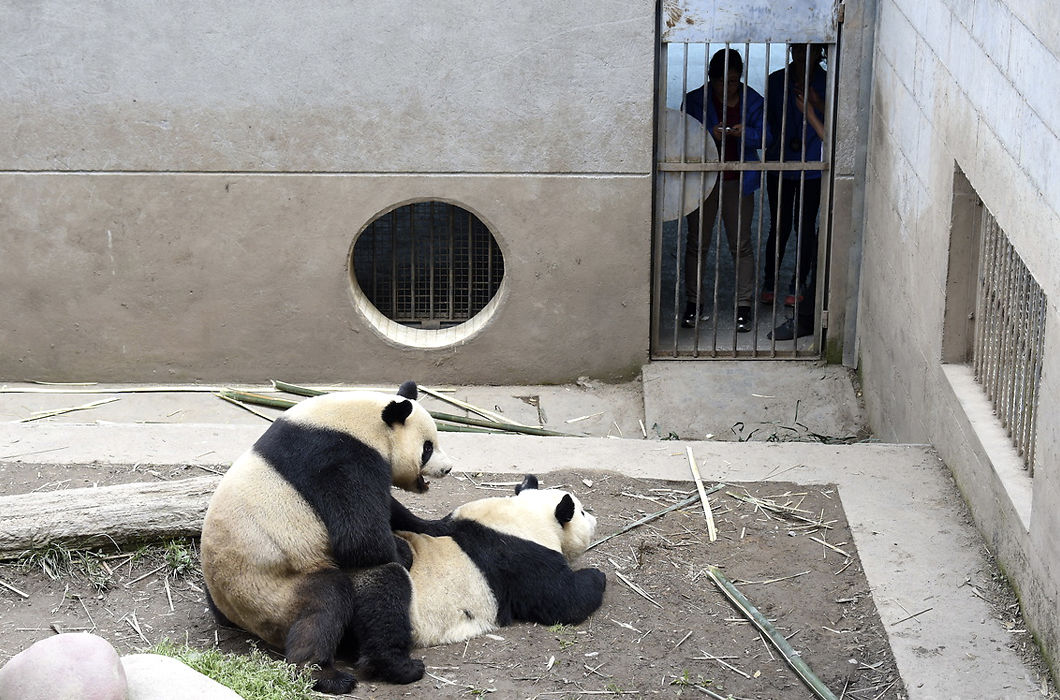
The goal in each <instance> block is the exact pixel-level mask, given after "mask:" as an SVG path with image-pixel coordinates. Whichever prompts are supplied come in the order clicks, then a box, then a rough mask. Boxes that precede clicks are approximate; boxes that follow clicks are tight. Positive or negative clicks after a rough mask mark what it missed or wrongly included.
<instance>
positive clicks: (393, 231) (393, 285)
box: [387, 211, 398, 321]
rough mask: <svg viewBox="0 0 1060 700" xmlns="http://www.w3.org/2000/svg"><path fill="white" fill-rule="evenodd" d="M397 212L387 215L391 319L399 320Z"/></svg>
mask: <svg viewBox="0 0 1060 700" xmlns="http://www.w3.org/2000/svg"><path fill="white" fill-rule="evenodd" d="M397 216H398V213H397V211H392V212H390V213H389V214H387V222H388V223H389V224H390V318H392V319H394V320H395V321H396V320H397V295H398V279H397V277H398V264H397V256H398V249H397Z"/></svg>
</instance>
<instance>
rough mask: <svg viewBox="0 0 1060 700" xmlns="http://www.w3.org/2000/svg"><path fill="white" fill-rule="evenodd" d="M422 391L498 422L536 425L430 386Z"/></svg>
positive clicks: (524, 425) (530, 426)
mask: <svg viewBox="0 0 1060 700" xmlns="http://www.w3.org/2000/svg"><path fill="white" fill-rule="evenodd" d="M420 391H422V392H423V393H424V394H427V395H428V396H433V397H434V398H436V399H438V400H439V401H444V402H446V403H448V404H452V405H453V406H456V407H457V408H462V409H464V410H465V411H471V412H472V413H477V414H479V415H480V416H482V417H483V418H485V419H486V420H491V421H496V422H498V423H508V424H509V425H519V426H522V427H524V428H532V427H534V426H532V425H527V424H526V423H520V422H519V421H514V420H512V419H511V418H505V417H504V416H502V415H500V414H498V413H494V412H493V411H487V410H486V409H484V408H479V407H478V406H475V405H473V404H469V403H467V402H466V401H461V400H460V399H457V398H453V397H452V396H445V395H443V394H442V393H440V392H438V391H435V390H434V389H431V388H429V387H425V386H421V387H420Z"/></svg>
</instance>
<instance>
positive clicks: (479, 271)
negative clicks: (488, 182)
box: [350, 201, 504, 347]
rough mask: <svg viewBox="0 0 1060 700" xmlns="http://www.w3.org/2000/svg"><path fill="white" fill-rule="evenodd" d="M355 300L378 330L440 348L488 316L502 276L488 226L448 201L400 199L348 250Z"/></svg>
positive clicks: (465, 334)
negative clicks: (407, 202)
mask: <svg viewBox="0 0 1060 700" xmlns="http://www.w3.org/2000/svg"><path fill="white" fill-rule="evenodd" d="M350 270H351V276H352V281H353V292H354V300H355V303H356V305H357V307H358V309H360V311H361V312H362V313H363V314H364V315H365V317H366V318H367V319H368V320H369V322H371V323H372V325H373V326H375V327H376V329H377V330H379V331H380V332H381V333H382V334H383V335H385V336H386V337H388V338H390V339H391V340H394V341H396V342H400V343H403V344H406V345H413V346H417V347H439V346H443V345H450V344H453V343H456V342H459V341H461V340H464V339H466V338H467V337H469V336H470V335H472V334H473V333H475V332H476V331H478V330H479V329H480V328H482V326H483V325H484V324H485V323H486V322H487V321H488V320H489V318H490V317H491V316H492V314H493V312H494V310H495V309H496V305H497V300H498V296H499V295H498V294H497V292H498V291H500V289H501V285H502V283H503V281H504V258H503V257H502V256H501V250H500V246H498V244H497V241H496V239H495V238H494V237H493V233H492V232H491V231H490V230H489V228H488V227H487V226H486V225H485V224H484V223H482V221H481V220H480V219H479V218H478V217H477V216H475V215H474V214H472V213H471V212H469V211H468V210H466V209H463V208H462V207H459V206H457V205H455V204H450V203H448V202H440V201H423V202H413V203H412V204H405V205H403V206H400V207H397V208H396V209H392V210H390V211H388V212H386V213H384V214H381V215H380V216H378V217H376V219H375V220H373V221H372V222H371V223H369V224H368V225H367V226H365V228H364V229H363V230H362V231H361V232H360V233H359V234H358V235H357V237H356V239H355V240H354V243H353V247H352V249H351V251H350Z"/></svg>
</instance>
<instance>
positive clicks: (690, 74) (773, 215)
mask: <svg viewBox="0 0 1060 700" xmlns="http://www.w3.org/2000/svg"><path fill="white" fill-rule="evenodd" d="M772 4H774V3H771V2H770V0H750V1H749V0H737V1H734V0H665V1H664V2H663V4H662V8H661V12H662V14H661V18H660V37H661V41H660V48H659V52H660V53H659V64H658V65H659V78H658V86H657V112H656V144H657V145H656V163H655V167H656V178H655V220H654V226H653V229H654V230H653V238H654V243H653V253H654V265H653V304H652V333H651V337H652V357H653V358H654V359H666V358H704V357H705V358H722V359H728V358H817V357H819V356H820V348H821V347H822V342H823V335H824V325H825V324H824V322H823V321H824V319H825V318H826V313H825V308H824V302H825V289H826V282H827V269H828V265H827V262H828V260H827V250H828V241H827V238H828V235H827V233H828V231H829V225H828V222H829V213H830V209H831V187H830V182H831V163H832V151H833V144H834V139H833V123H834V118H833V105H834V104H835V75H836V73H837V71H836V70H835V69H834V67H835V59H836V56H837V51H836V46H837V40H838V18H837V13H836V5H835V0H798V1H796V0H792V1H791V2H790V3H785V6H786V7H787V6H789V5H790V8H788V9H786V11H785V13H784V14H783V16H780V15H779V14H778V13H776V12H775V11H773V10H772V9H771V7H770V6H771V5H772ZM778 36H779V37H784V40H783V41H776V39H775V38H774V37H778Z"/></svg>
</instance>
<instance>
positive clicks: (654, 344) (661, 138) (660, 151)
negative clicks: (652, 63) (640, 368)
mask: <svg viewBox="0 0 1060 700" xmlns="http://www.w3.org/2000/svg"><path fill="white" fill-rule="evenodd" d="M656 51H657V57H656V68H655V73H656V78H655V86H656V91H657V94H656V97H655V161H656V166H655V168H654V171H655V172H654V181H655V209H654V214H655V216H654V219H653V221H652V229H653V232H652V239H653V249H654V259H653V261H652V268H653V279H652V305H651V306H652V308H651V354H652V356H653V357H654V356H656V355H657V354H661V353H662V351H663V348H662V319H663V301H664V300H663V297H662V269H663V254H664V249H665V245H664V244H665V240H664V238H663V231H664V229H663V210H664V203H665V201H666V175H665V174H664V173H660V172H659V169H658V165H657V164H658V161H659V160H661V159H662V157H664V156H665V151H666V116H665V115H666V101H667V84H668V83H669V79H670V69H669V65H670V63H669V60H670V59H669V51H670V47H669V44H668V43H665V42H662V41H659V43H658V46H657V47H656ZM682 206H683V203H682ZM676 238H677V240H676V241H675V247H676V254H677V262H676V265H677V267H676V268H675V276H674V293H675V294H676V293H677V291H678V287H679V276H678V275H677V270H679V269H680V265H681V255H680V253H681V244H680V238H681V232H680V217H678V232H677V236H676ZM674 305H675V306H676V302H674ZM673 314H674V335H673V350H674V354H676V349H677V323H678V320H677V318H676V314H677V312H676V310H674V312H673Z"/></svg>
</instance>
